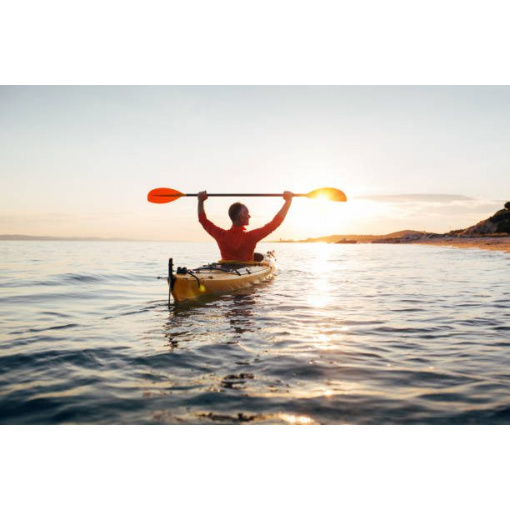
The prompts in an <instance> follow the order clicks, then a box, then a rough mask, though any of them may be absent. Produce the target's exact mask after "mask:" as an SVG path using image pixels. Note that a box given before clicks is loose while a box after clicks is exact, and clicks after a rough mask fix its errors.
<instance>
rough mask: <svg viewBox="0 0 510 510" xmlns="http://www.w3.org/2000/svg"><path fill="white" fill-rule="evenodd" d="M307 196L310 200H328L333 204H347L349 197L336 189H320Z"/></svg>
mask: <svg viewBox="0 0 510 510" xmlns="http://www.w3.org/2000/svg"><path fill="white" fill-rule="evenodd" d="M306 196H307V197H308V198H326V199H327V200H332V201H333V202H347V197H346V196H345V193H344V192H343V191H341V190H339V189H336V188H320V189H315V190H313V191H310V193H307V194H306Z"/></svg>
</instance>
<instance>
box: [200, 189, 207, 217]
mask: <svg viewBox="0 0 510 510" xmlns="http://www.w3.org/2000/svg"><path fill="white" fill-rule="evenodd" d="M197 197H198V217H199V218H200V215H201V214H205V208H204V202H205V201H206V200H207V199H208V198H209V197H208V196H207V191H201V192H200V193H199V194H198V195H197Z"/></svg>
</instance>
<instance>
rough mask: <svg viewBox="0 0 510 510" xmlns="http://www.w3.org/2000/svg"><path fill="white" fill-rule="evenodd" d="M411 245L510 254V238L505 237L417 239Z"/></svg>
mask: <svg viewBox="0 0 510 510" xmlns="http://www.w3.org/2000/svg"><path fill="white" fill-rule="evenodd" d="M410 244H427V245H433V246H449V247H452V248H478V249H480V250H495V251H504V252H507V253H510V236H505V237H447V238H444V237H442V238H437V239H417V240H416V241H411V243H410Z"/></svg>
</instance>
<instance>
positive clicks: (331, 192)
mask: <svg viewBox="0 0 510 510" xmlns="http://www.w3.org/2000/svg"><path fill="white" fill-rule="evenodd" d="M197 195H198V193H181V192H180V191H177V190H175V189H170V188H156V189H153V190H151V191H149V194H148V195H147V200H148V201H149V202H152V203H153V204H167V203H168V202H173V201H174V200H178V199H179V198H181V197H196V196H197ZM207 196H209V197H283V194H282V193H207ZM293 196H294V197H306V198H327V199H328V200H332V201H333V202H347V197H346V196H345V193H344V192H343V191H340V190H339V189H336V188H319V189H315V190H313V191H310V193H293Z"/></svg>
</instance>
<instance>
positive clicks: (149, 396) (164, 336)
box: [0, 241, 510, 424]
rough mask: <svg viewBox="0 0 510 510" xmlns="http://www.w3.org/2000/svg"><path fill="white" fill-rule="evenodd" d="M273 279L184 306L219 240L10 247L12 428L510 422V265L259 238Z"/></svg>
mask: <svg viewBox="0 0 510 510" xmlns="http://www.w3.org/2000/svg"><path fill="white" fill-rule="evenodd" d="M269 249H274V250H276V254H277V258H278V265H279V274H278V276H277V277H276V278H274V279H273V280H271V281H269V282H265V283H263V284H260V285H258V286H255V287H252V288H250V289H246V290H243V291H239V292H237V293H235V294H232V295H224V296H220V297H217V298H212V299H211V298H209V299H206V300H204V301H203V302H201V303H193V304H179V305H175V304H170V305H169V304H168V300H167V297H168V286H167V284H166V281H165V280H164V279H157V277H158V276H162V277H165V276H166V271H167V261H168V257H169V256H172V257H173V258H174V261H175V264H176V265H186V266H187V267H195V266H198V265H200V264H202V263H204V262H212V261H214V260H216V259H217V258H218V254H217V249H216V247H215V245H214V243H212V242H211V243H142V242H140V243H138V242H71V241H68V242H64V241H62V242H49V241H48V242H14V241H12V242H7V241H6V242H2V243H0V423H2V424H64V423H71V424H73V423H76V424H509V423H510V370H509V368H508V367H510V285H509V283H510V282H509V270H510V255H509V254H506V253H502V252H501V253H500V252H492V251H482V250H461V249H455V248H442V247H431V246H417V245H402V246H399V245H335V244H269V243H267V244H260V245H259V250H260V251H262V250H269Z"/></svg>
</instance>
